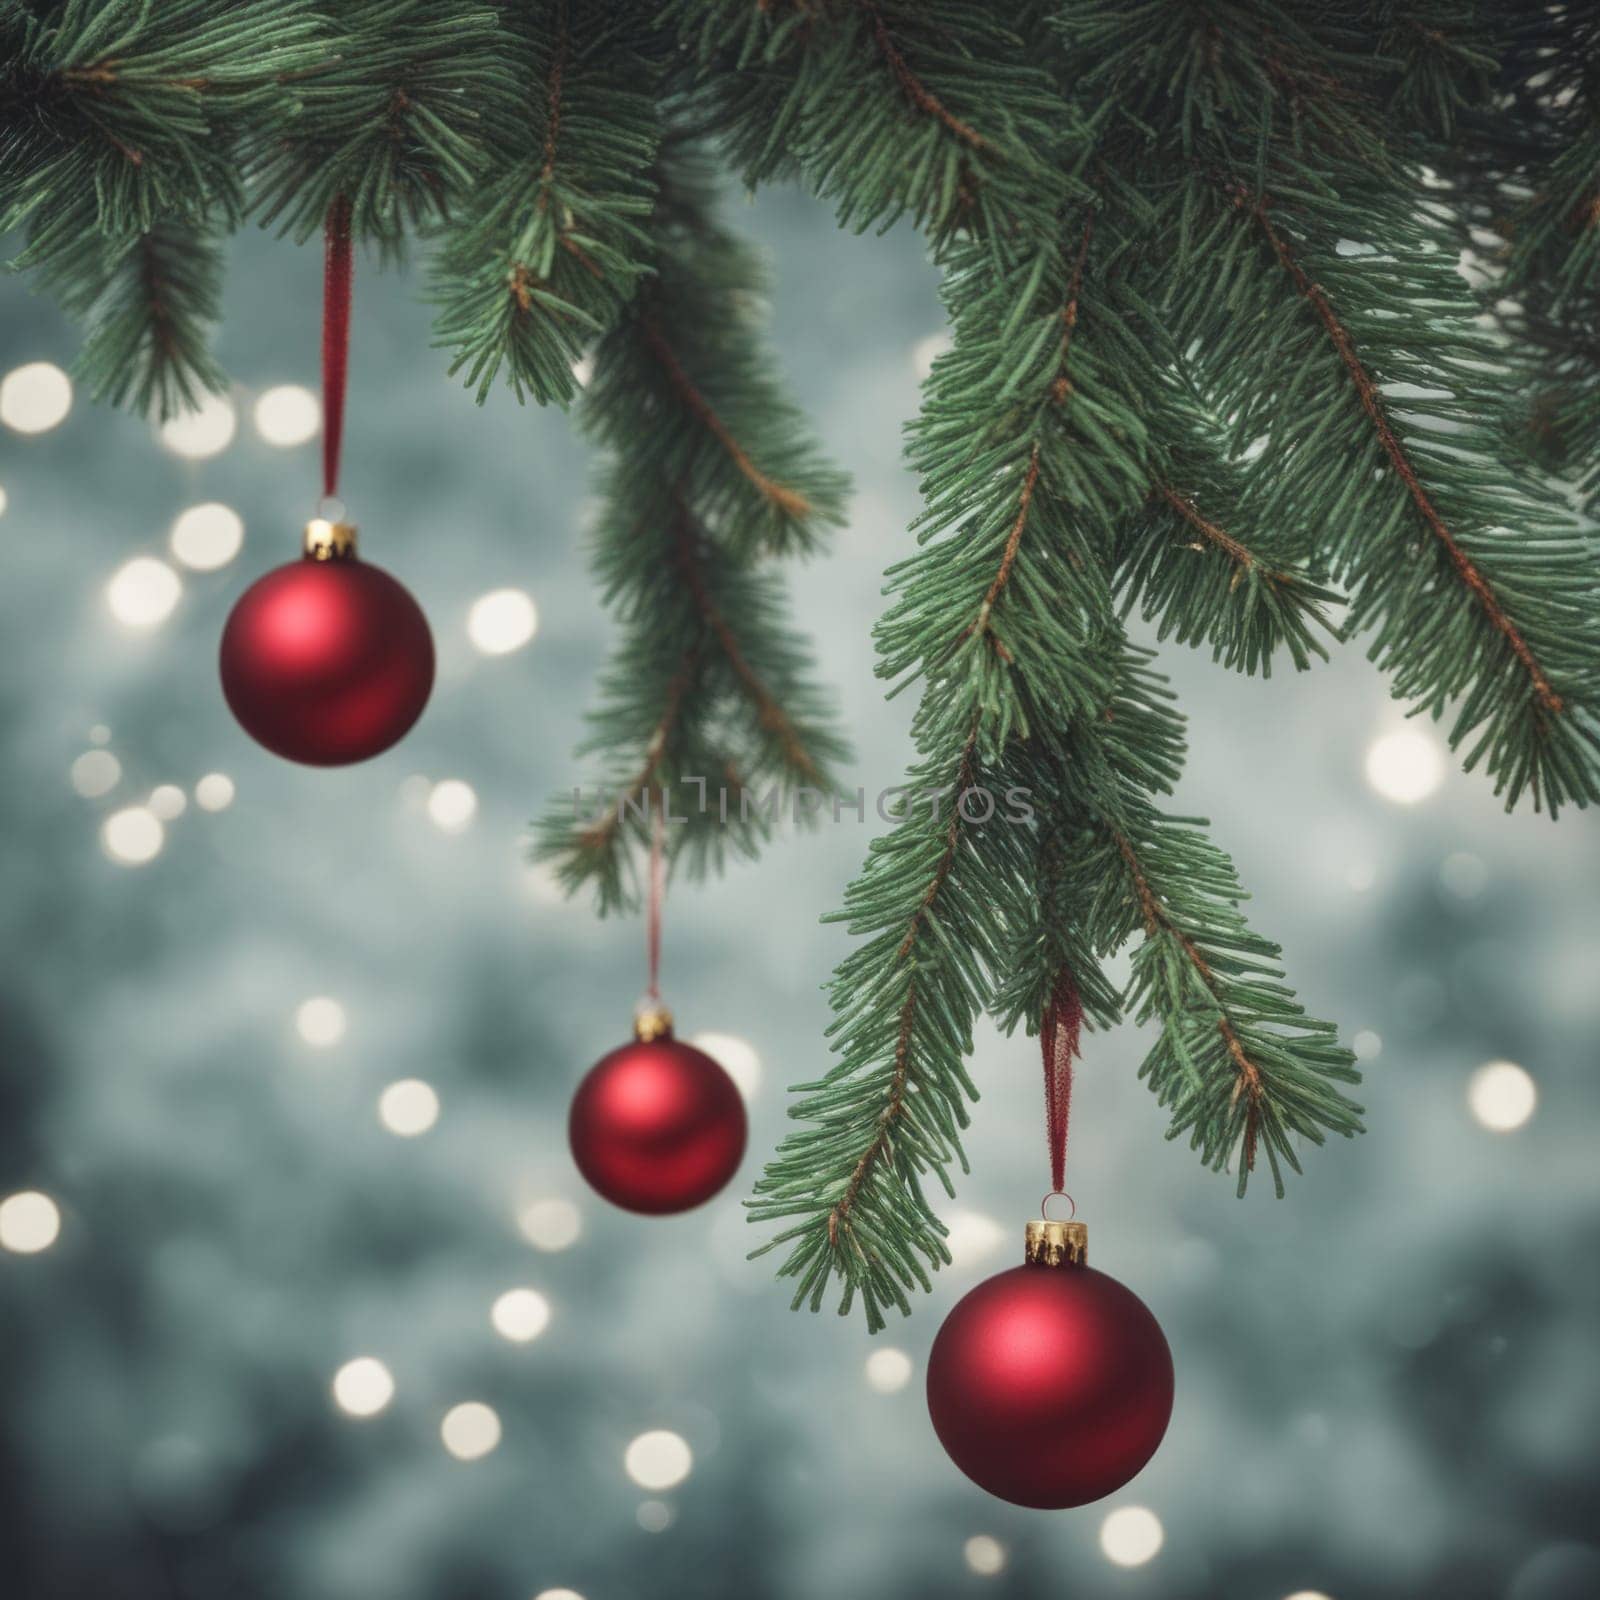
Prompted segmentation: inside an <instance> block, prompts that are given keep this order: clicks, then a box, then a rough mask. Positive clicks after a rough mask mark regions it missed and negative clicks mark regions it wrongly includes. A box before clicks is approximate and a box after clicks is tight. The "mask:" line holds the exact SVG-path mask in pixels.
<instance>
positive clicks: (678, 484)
mask: <svg viewBox="0 0 1600 1600" xmlns="http://www.w3.org/2000/svg"><path fill="white" fill-rule="evenodd" d="M651 184H652V187H653V189H654V191H655V194H656V200H655V205H654V209H653V211H652V213H651V215H650V217H649V219H648V239H649V250H648V252H647V254H646V257H645V259H646V261H647V264H648V268H649V276H648V277H647V278H646V279H645V280H644V281H642V282H641V283H640V285H639V287H638V288H637V289H636V290H635V292H634V296H633V299H632V300H631V301H630V302H629V304H628V305H627V306H626V307H625V308H624V309H623V310H622V312H621V313H620V315H619V316H618V317H617V318H616V320H615V321H614V324H613V326H612V328H611V330H610V331H609V332H608V333H607V335H606V336H605V337H604V338H603V339H602V340H601V341H600V344H599V345H598V347H597V349H596V351H595V358H594V362H595V364H594V373H593V377H592V378H591V380H590V384H589V388H588V391H587V392H586V394H585V396H584V402H583V406H582V408H581V416H582V418H583V420H584V422H585V425H586V426H587V428H588V430H589V432H590V433H591V434H592V435H593V436H594V437H595V438H596V439H597V440H598V441H599V442H601V443H602V444H603V445H604V446H606V447H607V449H608V451H609V453H610V456H611V464H610V466H609V468H608V471H607V475H606V479H605V484H604V494H603V497H602V505H601V513H600V520H599V528H598V533H597V541H596V558H597V564H598V567H599V571H600V577H601V582H602V588H603V591H604V594H605V596H606V598H607V600H608V602H609V603H610V604H611V605H612V606H613V608H614V609H615V610H616V611H617V613H618V616H619V620H620V622H621V626H622V638H621V641H620V643H619V645H618V647H617V650H616V652H615V654H614V656H613V660H612V664H611V666H610V668H609V669H608V671H607V674H606V677H605V680H604V682H603V688H602V700H601V705H600V708H599V710H598V711H597V712H596V713H595V714H594V715H593V717H592V718H591V726H592V730H593V731H592V736H591V738H590V739H589V741H588V743H587V744H586V746H585V748H584V751H583V752H581V753H584V754H591V755H595V754H598V755H602V756H603V757H604V766H605V771H604V776H605V778H606V780H607V781H606V782H605V783H603V785H602V800H601V804H600V807H599V809H598V810H597V811H595V812H594V813H593V814H592V815H590V816H588V817H585V816H584V815H582V808H581V807H579V806H576V805H573V806H570V807H569V806H567V805H564V804H561V803H558V804H556V805H555V806H553V807H552V808H551V810H550V812H549V814H548V815H547V816H546V817H545V819H544V820H543V822H542V823H541V825H540V829H539V835H538V842H537V850H538V853H539V855H540V856H541V857H543V858H544V859H547V860H550V861H552V862H553V863H554V864H555V866H556V869H557V872H558V874H559V876H560V879H561V881H562V883H563V884H564V885H565V886H566V887H567V888H568V889H569V891H570V890H576V889H578V888H580V887H584V886H591V887H593V888H594V889H595V891H596V894H597V899H598V903H599V906H600V909H601V910H602V911H609V910H613V909H618V908H623V907H627V906H629V905H631V904H632V903H633V900H634V890H633V875H632V874H631V872H630V865H631V862H632V860H633V859H634V858H636V857H637V856H638V855H640V854H641V853H642V852H643V851H645V850H647V849H648V847H649V836H650V816H649V810H650V807H651V805H652V804H659V805H664V806H670V808H671V810H670V812H669V816H670V817H671V818H672V819H673V820H674V821H675V822H677V823H678V824H679V825H677V826H674V827H672V828H671V829H669V831H668V847H669V851H670V853H671V857H672V859H673V860H675V861H676V860H683V861H686V862H687V864H688V866H689V868H690V870H692V871H697V872H703V871H705V870H708V869H714V868H717V867H720V865H721V864H722V863H723V862H724V861H725V860H726V858H727V856H728V855H729V854H730V853H733V854H741V855H749V854H753V853H754V852H755V850H756V849H758V848H759V846H760V844H761V842H762V841H763V840H764V839H765V838H766V837H767V836H768V835H769V834H770V833H771V831H772V829H773V828H774V827H775V826H776V824H777V822H778V820H779V818H780V816H781V815H783V814H784V811H785V807H786V806H787V808H788V811H789V814H791V815H792V816H793V818H794V820H795V821H796V822H800V823H803V822H806V821H809V820H812V819H813V817H814V815H815V811H814V804H812V803H806V802H803V801H802V798H801V797H802V795H807V792H808V791H809V795H807V800H808V801H809V800H810V797H815V802H814V803H815V804H820V802H821V799H822V797H823V795H824V794H825V793H827V792H830V791H831V790H832V788H833V779H832V776H831V771H830V769H831V767H832V765H833V763H834V762H835V761H837V760H838V759H840V758H841V757H842V756H843V754H844V746H843V744H842V742H841V741H840V739H839V737H838V735H837V734H836V733H835V732H834V731H833V728H832V713H831V707H830V706H829V704H828V701H827V697H826V696H824V695H823V694H822V693H821V691H820V690H819V689H818V688H817V686H816V685H815V683H814V681H813V669H812V666H811V662H810V659H809V653H808V651H807V650H806V648H805V646H804V644H803V643H802V641H801V640H800V639H798V638H797V637H796V636H795V635H794V634H793V633H791V632H790V631H789V630H788V628H787V627H786V626H785V624H784V622H783V620H782V618H783V611H784V599H783V595H782V592H781V590H780V589H779V587H778V584H777V582H776V579H775V577H774V576H773V575H772V573H771V572H769V571H766V570H763V568H762V567H761V566H760V565H759V564H758V560H757V558H758V557H759V556H761V555H762V554H763V553H764V547H766V548H767V549H770V548H774V547H776V548H786V549H804V548H808V547H809V546H810V545H811V544H813V543H814V542H815V540H816V539H817V537H818V536H819V529H820V526H821V525H822V524H824V523H826V522H831V521H835V520H837V519H838V516H839V512H840V506H841V500H842V491H843V479H842V478H841V477H840V475H839V474H838V473H837V472H836V471H835V470H834V469H833V468H832V467H830V466H828V465H827V464H826V463H825V462H824V461H823V459H822V457H821V454H820V452H819V451H818V449H817V447H816V445H815V443H814V442H813V441H812V440H811V439H810V438H809V437H808V435H807V434H806V432H805V430H804V428H803V426H802V425H801V424H800V422H799V419H798V417H797V415H796V413H795V412H794V410H793V408H792V406H791V405H790V403H789V402H788V400H787V399H786V397H785V396H784V395H783V393H782V391H781V390H780V389H779V387H778V386H777V383H776V382H775V380H774V378H773V376H772V363H771V360H770V358H769V357H768V355H767V352H766V351H765V349H764V348H763V347H762V342H761V340H760V337H759V330H758V327H757V326H756V324H755V321H754V318H753V316H752V314H751V312H750V311H749V310H748V309H744V310H736V311H731V312H730V307H745V308H748V307H750V306H752V305H753V304H755V303H756V299H757V296H758V295H759V292H760V290H761V287H762V279H761V272H760V267H759V263H758V262H757V261H756V259H755V257H754V256H753V255H752V253H751V252H750V250H749V249H748V248H747V247H746V246H745V245H743V244H742V243H741V242H740V241H739V240H738V239H736V238H735V237H734V236H733V235H731V234H730V233H728V232H727V231H726V230H724V229H723V228H722V227H721V226H720V225H719V224H718V222H717V221H716V217H715V207H714V199H713V191H712V186H711V182H710V179H709V175H708V172H707V170H706V164H705V158H704V155H703V153H702V152H701V151H700V150H699V149H697V148H696V147H695V146H694V145H693V144H692V143H690V142H686V141H685V140H684V139H683V138H682V137H681V136H679V135H676V134H674V135H672V136H671V137H670V138H669V139H668V140H667V141H666V142H665V143H664V144H663V146H662V149H661V152H660V155H659V156H658V160H657V163H656V166H655V168H654V169H653V171H652V174H651ZM680 351H681V352H682V354H679V352H680ZM663 352H666V355H667V357H668V358H669V359H664V358H663ZM735 430H737V431H735ZM758 461H759V462H760V463H762V465H761V466H759V467H758V466H757V465H756V463H757V462H758ZM713 783H716V784H719V785H720V789H719V791H718V792H717V793H715V794H714V793H713V792H712V785H713ZM608 794H609V796H610V798H609V799H606V798H605V796H606V795H608Z"/></svg>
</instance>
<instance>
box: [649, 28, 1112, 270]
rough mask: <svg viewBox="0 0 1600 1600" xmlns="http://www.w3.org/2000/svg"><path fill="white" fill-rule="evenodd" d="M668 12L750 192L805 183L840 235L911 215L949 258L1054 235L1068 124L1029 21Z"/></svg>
mask: <svg viewBox="0 0 1600 1600" xmlns="http://www.w3.org/2000/svg"><path fill="white" fill-rule="evenodd" d="M663 14H664V15H665V17H666V18H667V20H668V21H669V23H672V24H675V25H676V27H677V29H678V32H679V35H680V37H681V38H682V40H683V42H684V45H685V47H686V48H687V49H689V50H690V51H691V52H692V53H693V54H694V56H695V57H696V58H697V59H698V60H699V61H700V62H701V64H702V67H703V74H702V87H701V93H700V96H699V100H698V110H699V113H700V114H701V116H703V118H704V119H705V122H706V125H707V127H708V128H709V129H710V130H711V131H713V132H715V133H718V134H720V135H722V136H723V137H724V138H725V139H726V141H727V143H728V145H729V148H730V150H731V153H732V156H733V159H734V161H735V163H736V164H737V165H738V166H739V168H740V169H741V171H742V173H743V175H744V179H745V181H746V183H748V184H752V185H753V184H756V183H759V182H767V181H770V180H773V179H782V178H791V177H794V176H797V175H801V176H803V177H804V179H805V181H806V182H807V183H809V184H810V185H811V186H812V187H813V188H814V189H815V191H816V192H817V193H818V194H819V195H820V196H821V197H822V198H823V199H825V200H828V201H829V202H831V203H832V204H833V205H835V206H836V207H837V209H838V213H839V220H840V224H841V225H842V226H844V227H848V228H853V229H855V230H856V231H858V232H864V231H865V230H867V229H868V228H872V227H878V228H885V227H888V226H889V225H890V224H892V223H893V222H895V221H896V220H898V219H899V218H901V217H907V218H909V219H911V220H912V221H913V222H914V223H915V224H916V226H917V227H918V228H920V229H922V230H923V231H925V232H926V233H927V234H928V235H929V237H930V239H931V240H932V241H933V242H934V244H935V245H936V246H937V247H940V248H942V247H943V246H944V245H946V244H948V243H950V242H951V241H953V240H954V239H956V238H957V237H958V236H961V235H968V236H973V237H981V238H985V239H988V240H989V241H990V242H991V245H992V247H993V248H994V249H995V250H996V251H999V250H1002V249H1005V248H1009V245H1010V243H1011V242H1012V241H1013V239H1015V238H1023V237H1030V236H1031V237H1032V238H1038V237H1040V236H1041V235H1042V234H1044V233H1046V232H1048V231H1049V230H1050V229H1051V228H1052V227H1053V226H1054V223H1055V220H1056V213H1057V209H1058V207H1059V204H1060V202H1061V200H1062V198H1063V197H1064V196H1065V195H1066V194H1067V192H1068V190H1069V187H1070V185H1071V184H1072V179H1071V176H1070V174H1069V172H1068V171H1067V170H1066V168H1065V166H1064V164H1063V163H1062V162H1060V161H1058V160H1057V159H1055V158H1056V156H1057V155H1058V154H1059V153H1060V152H1061V150H1062V149H1063V148H1064V144H1063V141H1064V139H1065V138H1066V137H1068V136H1069V123H1070V120H1071V119H1070V117H1069V114H1068V111H1067V108H1066V107H1065V106H1064V105H1063V104H1062V102H1061V100H1060V99H1059V97H1058V96H1057V95H1056V94H1055V92H1054V90H1053V88H1052V86H1051V84H1050V81H1049V78H1048V76H1047V75H1046V74H1045V73H1044V72H1042V71H1040V70H1039V68H1038V66H1037V65H1036V64H1035V62H1034V61H1033V59H1032V54H1031V51H1030V47H1029V44H1028V42H1027V41H1026V40H1025V39H1024V38H1023V37H1021V36H1020V24H1021V23H1022V22H1023V21H1024V20H1025V19H1018V25H1017V26H1014V25H1013V24H1012V23H1011V22H1010V21H1009V20H1008V19H1006V18H1004V17H1002V16H1000V15H998V14H997V13H996V11H995V8H994V7H992V6H987V5H981V4H976V3H970V0H931V3H917V4H910V3H897V0H848V3H844V4H839V5H836V6H827V7H824V8H817V9H816V10H815V11H813V8H811V7H810V6H786V5H773V6H762V5H751V4H748V3H747V0H668V3H667V4H666V6H665V7H664V8H663ZM1080 192H1081V191H1080Z"/></svg>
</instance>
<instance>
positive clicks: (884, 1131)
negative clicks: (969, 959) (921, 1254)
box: [828, 725, 978, 1249]
mask: <svg viewBox="0 0 1600 1600" xmlns="http://www.w3.org/2000/svg"><path fill="white" fill-rule="evenodd" d="M977 749H978V730H977V727H976V725H974V727H973V730H972V732H971V733H970V734H968V735H967V742H966V744H965V745H964V746H963V748H962V751H961V764H960V766H959V768H958V769H957V775H956V794H957V796H958V797H959V796H960V795H961V794H962V793H963V792H964V791H965V790H967V789H968V788H970V787H971V784H972V777H973V764H974V762H975V760H976V757H977ZM960 847H961V806H960V803H959V798H958V801H957V803H956V804H955V805H953V806H952V807H951V808H950V826H949V827H948V828H947V829H946V830H945V844H944V853H943V854H942V855H941V856H940V858H939V864H938V866H937V867H935V868H934V871H933V876H932V877H931V878H930V879H929V880H928V887H927V890H926V892H925V893H924V894H923V896H922V899H921V901H920V902H919V903H918V905H917V909H916V910H915V911H914V912H913V913H912V915H911V924H910V926H909V927H908V928H907V929H906V936H905V938H904V939H903V940H901V942H900V947H899V949H898V950H896V951H895V960H896V961H904V960H905V958H906V957H907V956H908V955H910V954H911V951H912V949H913V947H914V946H915V944H916V942H917V936H918V935H919V934H920V933H921V931H922V926H923V923H924V922H925V921H926V919H927V914H928V912H929V910H930V909H931V908H932V906H933V903H934V901H935V900H936V899H937V898H938V896H939V891H940V890H941V889H943V888H944V885H945V880H946V879H947V878H948V877H949V876H950V870H951V868H952V867H953V866H954V865H955V860H956V855H957V852H958V851H959V850H960ZM916 1016H917V980H916V977H915V975H914V974H913V976H912V978H911V980H910V982H909V983H908V984H907V986H906V997H905V1001H904V1003H903V1004H902V1005H901V1007H900V1027H899V1030H898V1032H897V1034H896V1036H895V1046H894V1073H893V1076H892V1077H891V1078H890V1080H889V1095H888V1098H887V1099H886V1100H885V1101H884V1104H883V1110H882V1111H880V1112H879V1113H878V1131H877V1133H876V1134H875V1135H874V1136H873V1139H872V1142H871V1143H870V1144H869V1145H868V1146H867V1148H866V1149H865V1150H863V1151H862V1152H861V1159H860V1160H859V1161H857V1162H856V1164H855V1168H854V1170H853V1171H852V1172H851V1174H850V1181H849V1183H847V1184H846V1185H845V1190H844V1193H843V1194H842V1195H840V1197H839V1198H838V1200H837V1201H835V1202H834V1204H833V1207H832V1208H831V1209H830V1210H829V1212H828V1244H829V1246H830V1247H831V1248H833V1249H837V1248H838V1246H839V1235H840V1233H841V1232H842V1231H846V1230H848V1228H849V1226H850V1212H851V1210H852V1209H853V1207H854V1206H855V1203H856V1196H857V1195H858V1194H859V1193H860V1192H861V1185H862V1184H863V1183H864V1182H865V1181H866V1177H867V1174H868V1173H869V1172H870V1171H871V1170H872V1166H873V1163H874V1162H875V1161H877V1160H878V1158H879V1157H880V1156H882V1154H883V1152H884V1151H885V1150H886V1149H887V1148H888V1145H889V1136H890V1132H891V1130H892V1129H893V1127H894V1124H895V1122H896V1121H897V1120H898V1118H899V1116H900V1113H901V1111H902V1110H903V1109H904V1107H905V1099H906V1089H907V1086H908V1084H909V1082H910V1079H911V1040H912V1036H913V1034H914V1032H915V1025H916Z"/></svg>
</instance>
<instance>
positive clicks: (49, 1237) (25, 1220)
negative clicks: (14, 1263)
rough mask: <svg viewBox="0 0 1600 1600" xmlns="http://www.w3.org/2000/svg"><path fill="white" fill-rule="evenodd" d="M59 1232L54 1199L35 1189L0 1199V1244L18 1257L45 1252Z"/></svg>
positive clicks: (58, 1211)
mask: <svg viewBox="0 0 1600 1600" xmlns="http://www.w3.org/2000/svg"><path fill="white" fill-rule="evenodd" d="M60 1232H61V1212H60V1210H59V1209H58V1208H57V1206H56V1203H55V1201H54V1200H52V1199H51V1198H50V1196H49V1195H47V1194H40V1193H39V1191H38V1190H37V1189H24V1190H22V1191H21V1192H20V1193H19V1194H12V1195H7V1196H6V1198H5V1199H4V1200H0V1245H3V1246H4V1247H5V1248H6V1249H7V1250H11V1251H13V1252H15V1253H16V1254H17V1255H19V1256H32V1255H37V1254H38V1253H39V1252H40V1251H41V1250H48V1249H49V1248H50V1246H51V1245H53V1244H54V1243H55V1242H56V1239H57V1237H58V1236H59V1234H60Z"/></svg>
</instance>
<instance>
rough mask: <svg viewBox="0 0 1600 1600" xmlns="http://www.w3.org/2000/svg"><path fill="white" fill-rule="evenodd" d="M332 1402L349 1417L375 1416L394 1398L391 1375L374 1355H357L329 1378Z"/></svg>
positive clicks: (392, 1376) (392, 1377)
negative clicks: (331, 1379)
mask: <svg viewBox="0 0 1600 1600" xmlns="http://www.w3.org/2000/svg"><path fill="white" fill-rule="evenodd" d="M332 1388H333V1399H334V1403H335V1404H336V1405H337V1406H338V1407H339V1409H340V1410H341V1411H344V1412H347V1413H348V1414H349V1415H350V1416H352V1417H375V1416H377V1414H378V1413H379V1412H380V1411H382V1410H383V1408H384V1407H385V1406H386V1405H388V1403H389V1402H390V1401H391V1400H392V1399H394V1375H393V1374H392V1373H391V1372H390V1371H389V1369H388V1368H387V1367H386V1366H384V1364H383V1363H382V1362H381V1361H379V1360H378V1359H377V1357H376V1356H357V1357H356V1358H355V1359H354V1360H353V1361H347V1362H345V1364H344V1365H343V1366H342V1367H340V1368H339V1370H338V1371H337V1372H336V1373H334V1375H333V1385H332Z"/></svg>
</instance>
